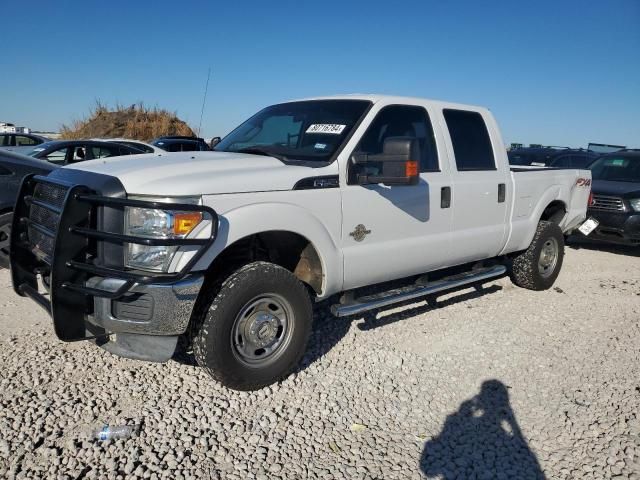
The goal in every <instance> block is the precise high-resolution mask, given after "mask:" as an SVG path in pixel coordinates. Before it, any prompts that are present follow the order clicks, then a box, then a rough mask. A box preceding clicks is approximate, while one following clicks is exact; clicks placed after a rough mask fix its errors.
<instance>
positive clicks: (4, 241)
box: [0, 213, 13, 268]
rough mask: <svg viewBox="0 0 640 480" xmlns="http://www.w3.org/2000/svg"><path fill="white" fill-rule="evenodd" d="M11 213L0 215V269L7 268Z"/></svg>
mask: <svg viewBox="0 0 640 480" xmlns="http://www.w3.org/2000/svg"><path fill="white" fill-rule="evenodd" d="M12 218H13V214H12V213H3V214H2V215H0V268H9V243H10V241H11V220H12Z"/></svg>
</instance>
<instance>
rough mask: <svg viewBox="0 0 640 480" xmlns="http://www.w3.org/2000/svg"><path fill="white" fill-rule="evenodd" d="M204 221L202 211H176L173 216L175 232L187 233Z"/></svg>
mask: <svg viewBox="0 0 640 480" xmlns="http://www.w3.org/2000/svg"><path fill="white" fill-rule="evenodd" d="M201 221H202V213H201V212H183V213H176V214H175V216H174V218H173V233H175V234H176V235H187V234H188V233H189V232H191V230H193V229H194V228H196V225H198V224H199V223H200V222H201Z"/></svg>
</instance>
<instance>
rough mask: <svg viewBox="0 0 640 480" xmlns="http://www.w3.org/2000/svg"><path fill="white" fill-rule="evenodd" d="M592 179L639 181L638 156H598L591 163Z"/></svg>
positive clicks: (639, 165)
mask: <svg viewBox="0 0 640 480" xmlns="http://www.w3.org/2000/svg"><path fill="white" fill-rule="evenodd" d="M591 177H592V178H593V179H594V180H609V181H612V182H640V156H622V155H620V156H614V157H613V156H612V157H600V158H599V159H598V160H596V161H595V162H593V164H592V165H591Z"/></svg>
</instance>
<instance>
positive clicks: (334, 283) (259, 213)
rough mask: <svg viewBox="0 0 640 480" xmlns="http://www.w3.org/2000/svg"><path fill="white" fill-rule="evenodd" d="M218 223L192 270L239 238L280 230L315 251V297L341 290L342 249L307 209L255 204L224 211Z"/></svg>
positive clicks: (281, 204)
mask: <svg viewBox="0 0 640 480" xmlns="http://www.w3.org/2000/svg"><path fill="white" fill-rule="evenodd" d="M292 219H295V222H292V221H291V220H292ZM218 222H219V223H218V234H217V237H216V239H215V241H214V242H213V245H211V247H209V249H208V250H207V251H206V252H205V253H204V254H203V256H202V257H201V258H200V259H199V260H198V262H197V263H196V265H195V266H194V267H193V270H194V271H201V270H206V269H208V268H209V266H210V265H211V263H212V262H213V261H214V260H215V259H216V258H217V257H218V255H220V254H221V253H222V252H223V251H224V250H225V249H226V248H227V247H228V246H230V245H232V244H233V243H235V242H236V241H238V240H240V239H242V238H245V237H248V236H251V235H255V234H259V233H264V232H269V231H284V232H291V233H295V234H298V235H300V236H302V237H304V238H306V239H307V240H308V241H309V243H310V244H311V245H312V246H313V247H314V248H315V250H316V252H317V253H318V256H319V257H320V262H321V264H322V273H323V282H322V292H321V294H320V295H319V297H320V298H325V297H327V296H329V295H332V294H334V293H337V292H340V291H341V290H342V284H343V260H342V252H341V250H340V248H338V246H337V245H336V243H335V241H334V238H333V237H332V235H331V233H330V232H329V231H328V229H327V228H326V226H325V225H324V224H323V223H322V222H321V221H320V219H318V218H317V217H316V216H315V215H313V214H312V213H310V212H309V211H308V210H306V209H304V208H302V207H299V206H297V205H294V204H291V203H280V202H268V203H258V204H251V205H244V206H241V207H238V208H234V209H232V210H228V211H226V212H224V213H223V214H220V215H219V217H218Z"/></svg>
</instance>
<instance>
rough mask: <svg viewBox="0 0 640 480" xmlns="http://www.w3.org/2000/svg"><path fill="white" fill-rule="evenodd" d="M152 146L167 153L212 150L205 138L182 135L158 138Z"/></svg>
mask: <svg viewBox="0 0 640 480" xmlns="http://www.w3.org/2000/svg"><path fill="white" fill-rule="evenodd" d="M150 143H151V145H155V146H156V147H159V148H161V149H163V150H166V151H167V152H198V151H204V150H211V149H210V148H209V145H207V142H205V141H204V138H199V137H185V136H180V135H174V136H165V137H158V138H156V139H155V140H151V142H150Z"/></svg>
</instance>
